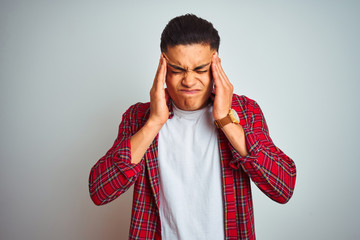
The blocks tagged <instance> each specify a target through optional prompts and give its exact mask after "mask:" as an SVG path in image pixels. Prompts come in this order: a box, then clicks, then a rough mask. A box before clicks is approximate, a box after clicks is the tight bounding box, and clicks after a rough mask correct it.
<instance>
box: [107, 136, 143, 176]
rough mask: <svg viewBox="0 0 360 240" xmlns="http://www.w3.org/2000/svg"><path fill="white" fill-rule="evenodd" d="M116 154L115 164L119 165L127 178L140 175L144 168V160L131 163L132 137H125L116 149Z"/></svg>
mask: <svg viewBox="0 0 360 240" xmlns="http://www.w3.org/2000/svg"><path fill="white" fill-rule="evenodd" d="M114 154H116V156H113V158H112V159H113V161H114V164H115V165H116V166H117V167H118V169H119V170H120V172H121V173H122V174H123V175H125V176H126V178H128V179H130V178H132V177H134V176H136V175H138V174H139V173H140V172H141V171H142V169H143V164H142V162H140V163H138V164H132V163H131V144H130V138H127V139H124V140H123V141H122V142H121V143H120V145H119V147H118V150H117V151H115V153H114Z"/></svg>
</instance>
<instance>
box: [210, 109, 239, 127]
mask: <svg viewBox="0 0 360 240" xmlns="http://www.w3.org/2000/svg"><path fill="white" fill-rule="evenodd" d="M239 122H240V119H239V116H238V114H237V113H236V111H235V110H234V109H232V108H230V110H229V113H228V115H226V117H224V118H221V119H218V120H215V121H214V123H215V125H216V127H217V128H223V127H224V126H225V125H227V124H229V123H235V124H239Z"/></svg>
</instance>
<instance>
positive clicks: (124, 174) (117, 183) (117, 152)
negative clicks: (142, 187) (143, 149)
mask: <svg viewBox="0 0 360 240" xmlns="http://www.w3.org/2000/svg"><path fill="white" fill-rule="evenodd" d="M137 124H138V121H137V116H136V107H135V106H132V107H130V108H129V109H128V110H127V111H126V112H125V113H124V115H123V117H122V121H121V123H120V126H119V133H118V137H117V139H116V140H115V142H114V144H113V146H112V147H111V148H110V150H109V151H108V152H107V153H106V154H105V156H103V157H102V158H101V159H100V160H99V161H98V162H97V163H96V164H95V165H94V166H93V167H92V169H91V171H90V176H89V191H90V197H91V199H92V200H93V202H94V203H95V204H96V205H103V204H106V203H108V202H111V201H113V200H114V199H116V198H117V197H119V196H120V195H121V194H122V193H124V192H125V191H126V190H127V189H129V188H130V186H131V185H132V184H133V183H134V182H135V181H136V179H137V176H138V175H139V173H140V172H141V171H142V169H143V161H141V162H140V163H138V164H132V163H131V146H130V138H131V136H132V135H133V133H135V131H134V128H135V126H136V125H137Z"/></svg>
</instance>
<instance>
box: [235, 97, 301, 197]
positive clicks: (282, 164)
mask: <svg viewBox="0 0 360 240" xmlns="http://www.w3.org/2000/svg"><path fill="white" fill-rule="evenodd" d="M246 108H247V109H246V112H247V114H246V115H247V116H246V118H247V119H246V126H243V129H244V132H245V139H246V146H247V149H248V152H249V154H248V156H246V157H242V156H241V155H240V154H239V153H238V152H237V151H236V150H235V149H234V148H233V147H232V146H231V144H229V145H230V149H231V151H232V154H233V160H232V161H231V162H230V166H231V167H232V168H234V169H239V168H240V167H241V168H242V169H243V170H244V171H245V172H246V173H247V174H248V176H249V177H250V178H251V180H252V181H253V182H254V183H255V185H257V187H258V188H259V189H260V190H261V191H262V192H264V193H265V194H266V195H267V196H268V197H270V198H271V199H273V200H274V201H276V202H279V203H286V202H288V201H289V200H290V198H291V196H292V194H293V191H294V187H295V180H296V167H295V163H294V162H293V160H292V159H290V158H289V157H288V156H287V155H285V154H284V153H283V152H282V151H281V150H280V149H279V148H277V147H276V146H275V145H274V143H273V141H272V140H271V138H270V136H269V131H268V127H267V125H266V122H265V118H264V115H263V113H262V111H261V109H260V107H259V105H258V104H257V103H256V102H255V101H252V100H248V101H247V103H246Z"/></svg>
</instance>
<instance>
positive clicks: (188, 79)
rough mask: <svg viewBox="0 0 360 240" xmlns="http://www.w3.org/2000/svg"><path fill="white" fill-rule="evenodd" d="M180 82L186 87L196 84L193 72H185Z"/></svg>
mask: <svg viewBox="0 0 360 240" xmlns="http://www.w3.org/2000/svg"><path fill="white" fill-rule="evenodd" d="M181 84H182V85H183V86H184V87H187V88H191V87H193V86H194V85H195V84H196V76H195V74H194V73H193V72H192V71H187V72H185V73H184V77H183V79H182V81H181Z"/></svg>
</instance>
